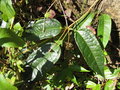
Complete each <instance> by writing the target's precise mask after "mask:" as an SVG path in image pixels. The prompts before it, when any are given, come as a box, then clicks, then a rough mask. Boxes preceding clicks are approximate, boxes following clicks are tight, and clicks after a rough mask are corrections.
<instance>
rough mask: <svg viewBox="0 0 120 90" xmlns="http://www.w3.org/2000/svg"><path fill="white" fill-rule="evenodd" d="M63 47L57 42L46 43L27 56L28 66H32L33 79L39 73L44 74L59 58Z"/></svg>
mask: <svg viewBox="0 0 120 90" xmlns="http://www.w3.org/2000/svg"><path fill="white" fill-rule="evenodd" d="M60 54H61V49H60V47H59V45H58V44H56V43H46V44H45V45H43V46H41V47H39V48H38V49H37V50H35V51H34V52H33V53H32V54H30V55H29V57H28V58H27V64H28V66H30V67H32V69H33V72H32V79H31V80H34V79H35V78H36V76H37V74H38V72H39V73H40V74H41V75H44V74H45V73H46V72H47V71H48V70H49V69H50V68H51V67H52V66H53V65H54V64H55V63H56V62H57V61H58V59H59V57H60Z"/></svg>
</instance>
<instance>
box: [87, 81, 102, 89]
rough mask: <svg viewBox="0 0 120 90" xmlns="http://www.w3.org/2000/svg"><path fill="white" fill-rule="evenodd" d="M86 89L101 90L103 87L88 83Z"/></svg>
mask: <svg viewBox="0 0 120 90" xmlns="http://www.w3.org/2000/svg"><path fill="white" fill-rule="evenodd" d="M86 84H87V85H86V88H92V90H101V85H100V84H96V83H94V82H92V81H88V82H87V83H86Z"/></svg>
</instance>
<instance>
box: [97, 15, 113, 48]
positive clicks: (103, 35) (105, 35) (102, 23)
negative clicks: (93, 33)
mask: <svg viewBox="0 0 120 90" xmlns="http://www.w3.org/2000/svg"><path fill="white" fill-rule="evenodd" d="M110 33H111V18H110V16H109V15H107V14H102V15H101V16H100V17H99V24H98V29H97V35H98V36H99V37H100V40H101V42H102V44H103V46H104V47H106V45H107V43H108V41H109V39H110Z"/></svg>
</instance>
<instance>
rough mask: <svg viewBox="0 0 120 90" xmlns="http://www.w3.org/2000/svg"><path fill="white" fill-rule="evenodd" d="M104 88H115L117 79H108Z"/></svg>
mask: <svg viewBox="0 0 120 90" xmlns="http://www.w3.org/2000/svg"><path fill="white" fill-rule="evenodd" d="M104 90H115V81H114V80H108V81H107V82H106V84H105V87H104Z"/></svg>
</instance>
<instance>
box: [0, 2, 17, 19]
mask: <svg viewBox="0 0 120 90" xmlns="http://www.w3.org/2000/svg"><path fill="white" fill-rule="evenodd" d="M0 11H1V12H2V13H3V14H2V18H3V19H4V20H5V21H7V20H9V19H11V18H12V17H14V16H15V10H14V9H13V7H12V2H11V0H0Z"/></svg>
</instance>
